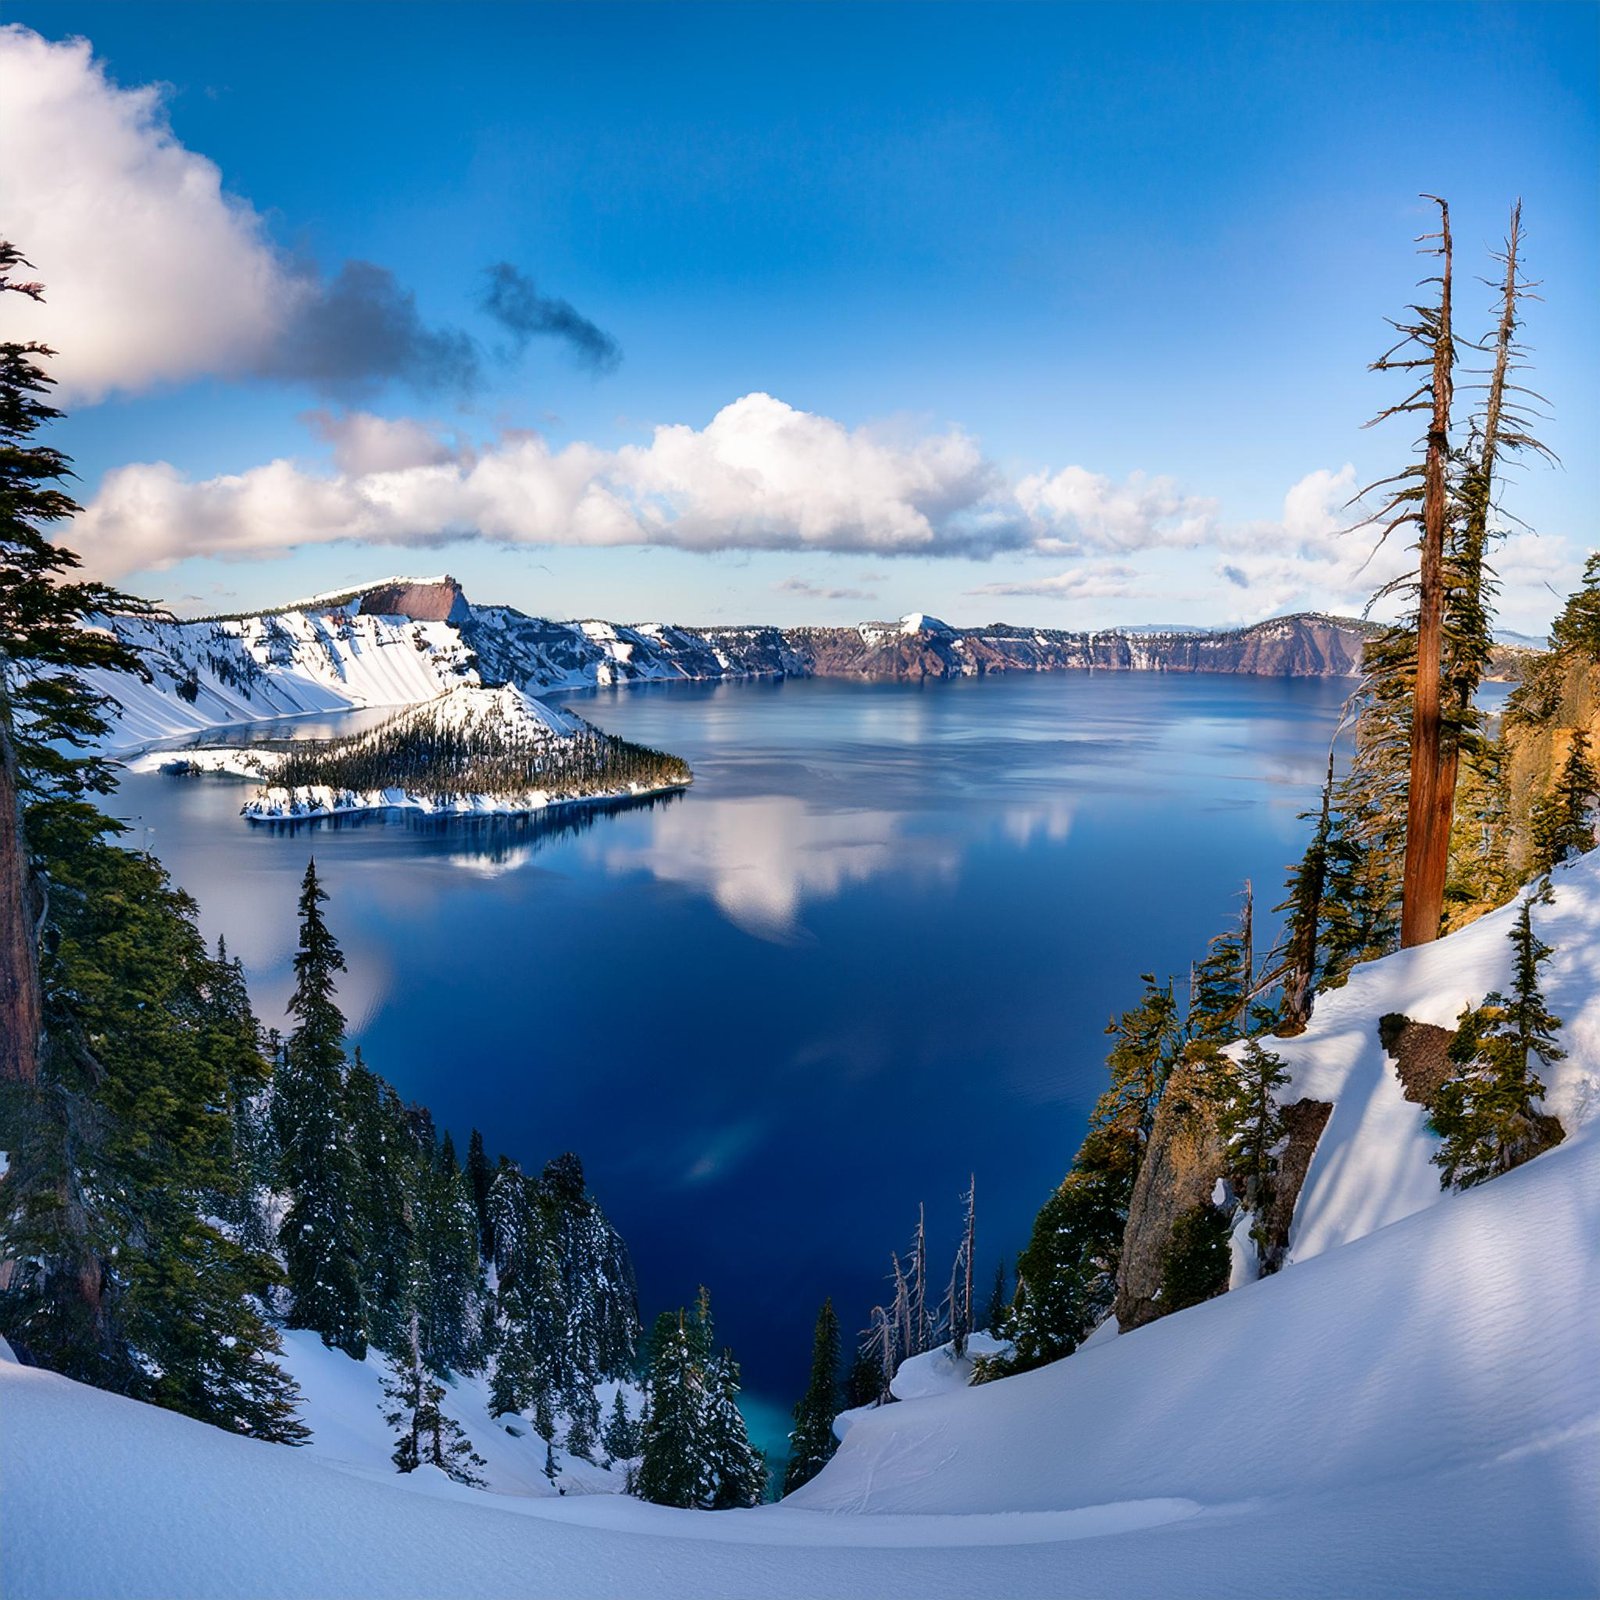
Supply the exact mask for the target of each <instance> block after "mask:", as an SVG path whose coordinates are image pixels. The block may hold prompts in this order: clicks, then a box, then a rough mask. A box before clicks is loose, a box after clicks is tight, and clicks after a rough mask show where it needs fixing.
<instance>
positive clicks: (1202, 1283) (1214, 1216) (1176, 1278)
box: [1160, 1205, 1232, 1311]
mask: <svg viewBox="0 0 1600 1600" xmlns="http://www.w3.org/2000/svg"><path fill="white" fill-rule="evenodd" d="M1228 1232H1229V1228H1228V1219H1227V1216H1226V1215H1225V1214H1224V1213H1223V1212H1222V1211H1220V1210H1219V1209H1218V1208H1217V1207H1216V1206H1213V1205H1198V1206H1195V1207H1194V1208H1193V1209H1191V1210H1189V1211H1185V1212H1184V1213H1183V1215H1182V1216H1180V1217H1179V1218H1178V1219H1177V1221H1176V1222H1174V1223H1173V1225H1172V1234H1171V1237H1170V1238H1169V1239H1168V1240H1167V1247H1166V1250H1165V1251H1164V1252H1163V1253H1162V1257H1161V1296H1160V1298H1161V1309H1162V1310H1163V1311H1182V1310H1183V1309H1184V1308H1185V1307H1186V1306H1197V1305H1199V1304H1200V1302H1201V1301H1202V1300H1210V1299H1212V1298H1213V1297H1214V1296H1216V1295H1219V1294H1222V1293H1223V1292H1224V1291H1225V1290H1226V1289H1227V1287H1228V1274H1229V1271H1230V1269H1231V1266H1232V1255H1231V1253H1230V1251H1229V1249H1228Z"/></svg>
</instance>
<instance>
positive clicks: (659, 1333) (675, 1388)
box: [636, 1311, 707, 1507]
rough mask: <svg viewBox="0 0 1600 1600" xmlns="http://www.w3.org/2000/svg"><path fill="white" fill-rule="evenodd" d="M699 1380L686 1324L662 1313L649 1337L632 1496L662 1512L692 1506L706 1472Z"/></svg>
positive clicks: (678, 1316) (677, 1316) (676, 1316)
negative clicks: (647, 1394) (647, 1400)
mask: <svg viewBox="0 0 1600 1600" xmlns="http://www.w3.org/2000/svg"><path fill="white" fill-rule="evenodd" d="M703 1381H704V1379H703V1375H702V1372H701V1369H700V1366H699V1363H698V1361H697V1359H696V1351H695V1349H694V1343H693V1340H692V1338H691V1335H690V1330H689V1326H688V1318H687V1317H686V1316H685V1315H684V1313H683V1312H682V1311H677V1312H671V1311H663V1312H662V1313H661V1315H660V1316H659V1317H657V1318H656V1323H655V1327H654V1329H653V1331H652V1333H651V1336H650V1373H649V1389H650V1403H649V1408H648V1410H647V1411H646V1412H645V1421H644V1436H643V1439H642V1441H641V1449H640V1455H641V1460H640V1462H639V1472H638V1476H637V1480H636V1483H637V1492H638V1495H639V1497H640V1498H641V1499H643V1500H650V1501H653V1502H654V1503H655V1504H656V1505H662V1506H680V1507H690V1506H697V1505H699V1504H700V1503H701V1499H702V1496H703V1494H704V1492H705V1487H706V1479H707V1471H706V1464H705V1459H704V1456H703V1453H702V1446H703V1441H702V1440H701V1437H700V1419H701V1416H702V1415H703V1412H704V1397H703V1395H702V1384H703Z"/></svg>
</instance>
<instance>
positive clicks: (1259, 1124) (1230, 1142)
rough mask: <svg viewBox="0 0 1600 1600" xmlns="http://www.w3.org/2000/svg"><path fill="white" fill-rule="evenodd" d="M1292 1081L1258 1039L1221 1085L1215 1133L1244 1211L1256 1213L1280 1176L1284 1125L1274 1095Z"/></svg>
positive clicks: (1246, 1045) (1243, 1052)
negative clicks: (1280, 1149)
mask: <svg viewBox="0 0 1600 1600" xmlns="http://www.w3.org/2000/svg"><path fill="white" fill-rule="evenodd" d="M1288 1081H1289V1074H1288V1072H1287V1071H1286V1070H1285V1068H1284V1065H1283V1061H1282V1060H1281V1059H1280V1058H1279V1057H1278V1056H1275V1055H1274V1054H1273V1053H1272V1052H1271V1051H1270V1050H1267V1049H1265V1048H1264V1047H1263V1046H1262V1044H1261V1041H1260V1040H1259V1039H1247V1040H1246V1041H1245V1043H1244V1048H1243V1049H1242V1050H1241V1052H1240V1054H1239V1058H1238V1060H1237V1061H1234V1062H1232V1063H1230V1065H1229V1067H1228V1068H1227V1069H1226V1070H1224V1071H1223V1072H1222V1074H1221V1075H1220V1077H1219V1079H1218V1082H1217V1093H1218V1096H1219V1100H1220V1103H1219V1105H1218V1108H1217V1129H1218V1131H1219V1132H1220V1133H1221V1135H1222V1140H1223V1148H1224V1150H1225V1151H1226V1154H1227V1161H1228V1171H1229V1174H1230V1175H1231V1176H1232V1178H1233V1179H1234V1181H1235V1182H1236V1183H1237V1184H1238V1185H1239V1188H1240V1192H1241V1194H1242V1196H1243V1200H1244V1204H1245V1207H1246V1209H1247V1210H1250V1211H1254V1212H1257V1213H1258V1214H1259V1212H1260V1210H1261V1209H1262V1207H1263V1206H1264V1205H1265V1203H1266V1200H1267V1197H1268V1194H1269V1192H1270V1188H1271V1183H1272V1178H1273V1175H1274V1173H1275V1172H1276V1171H1277V1153H1276V1152H1277V1148H1278V1145H1279V1142H1280V1141H1281V1140H1282V1138H1283V1134H1284V1126H1283V1117H1282V1114H1281V1113H1280V1111H1279V1109H1278V1102H1277V1099H1276V1095H1277V1091H1278V1090H1279V1089H1280V1088H1282V1087H1283V1085H1284V1084H1286V1083H1287V1082H1288Z"/></svg>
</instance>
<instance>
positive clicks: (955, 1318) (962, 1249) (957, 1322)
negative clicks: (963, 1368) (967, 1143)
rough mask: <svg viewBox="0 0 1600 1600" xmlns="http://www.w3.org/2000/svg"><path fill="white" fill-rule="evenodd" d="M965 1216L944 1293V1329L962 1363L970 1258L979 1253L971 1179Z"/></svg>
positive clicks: (968, 1328)
mask: <svg viewBox="0 0 1600 1600" xmlns="http://www.w3.org/2000/svg"><path fill="white" fill-rule="evenodd" d="M964 1210H965V1216H964V1219H963V1223H962V1228H961V1241H960V1243H959V1244H958V1245H957V1246H956V1259H955V1264H954V1266H952V1267H951V1269H950V1287H949V1289H948V1290H947V1291H946V1293H945V1307H946V1314H945V1325H946V1327H947V1328H948V1329H949V1331H950V1347H951V1349H952V1350H954V1351H955V1353H956V1356H957V1357H958V1358H961V1359H965V1357H966V1354H967V1340H968V1338H969V1337H970V1336H971V1334H972V1317H973V1309H974V1308H973V1303H972V1301H973V1294H972V1267H973V1257H974V1256H975V1255H976V1254H977V1250H978V1179H977V1176H976V1175H974V1176H973V1177H972V1178H971V1179H970V1180H969V1182H968V1184H967V1193H966V1197H965V1201H964Z"/></svg>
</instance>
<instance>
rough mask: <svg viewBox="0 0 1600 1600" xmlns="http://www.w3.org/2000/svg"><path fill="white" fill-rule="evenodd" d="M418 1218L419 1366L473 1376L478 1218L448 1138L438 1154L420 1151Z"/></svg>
mask: <svg viewBox="0 0 1600 1600" xmlns="http://www.w3.org/2000/svg"><path fill="white" fill-rule="evenodd" d="M416 1218H417V1221H416V1233H417V1244H418V1248H419V1250H420V1251H421V1254H422V1260H423V1263H424V1268H425V1273H424V1278H423V1283H422V1286H421V1293H420V1295H419V1303H420V1310H421V1314H422V1316H421V1321H422V1356H423V1360H424V1361H426V1362H427V1364H428V1366H429V1367H430V1368H431V1369H432V1370H433V1371H435V1372H439V1373H444V1374H449V1373H452V1372H457V1371H471V1370H473V1369H474V1368H475V1367H476V1366H477V1364H478V1361H479V1357H480V1355H481V1352H482V1346H483V1341H482V1332H481V1328H480V1316H481V1292H482V1277H483V1270H482V1265H481V1262H480V1260H479V1256H478V1213H477V1207H476V1206H475V1205H474V1204H473V1201H472V1191H471V1188H470V1186H469V1184H468V1181H467V1178H466V1176H465V1174H464V1173H463V1172H462V1170H461V1168H460V1165H459V1164H458V1163H457V1161H456V1154H455V1146H454V1144H453V1142H452V1141H451V1138H450V1135H449V1134H448V1133H446V1134H445V1136H444V1140H443V1142H442V1144H441V1145H440V1146H439V1148H438V1149H437V1150H429V1149H424V1150H423V1151H422V1160H421V1163H420V1170H419V1173H418V1182H417V1197H416Z"/></svg>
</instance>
